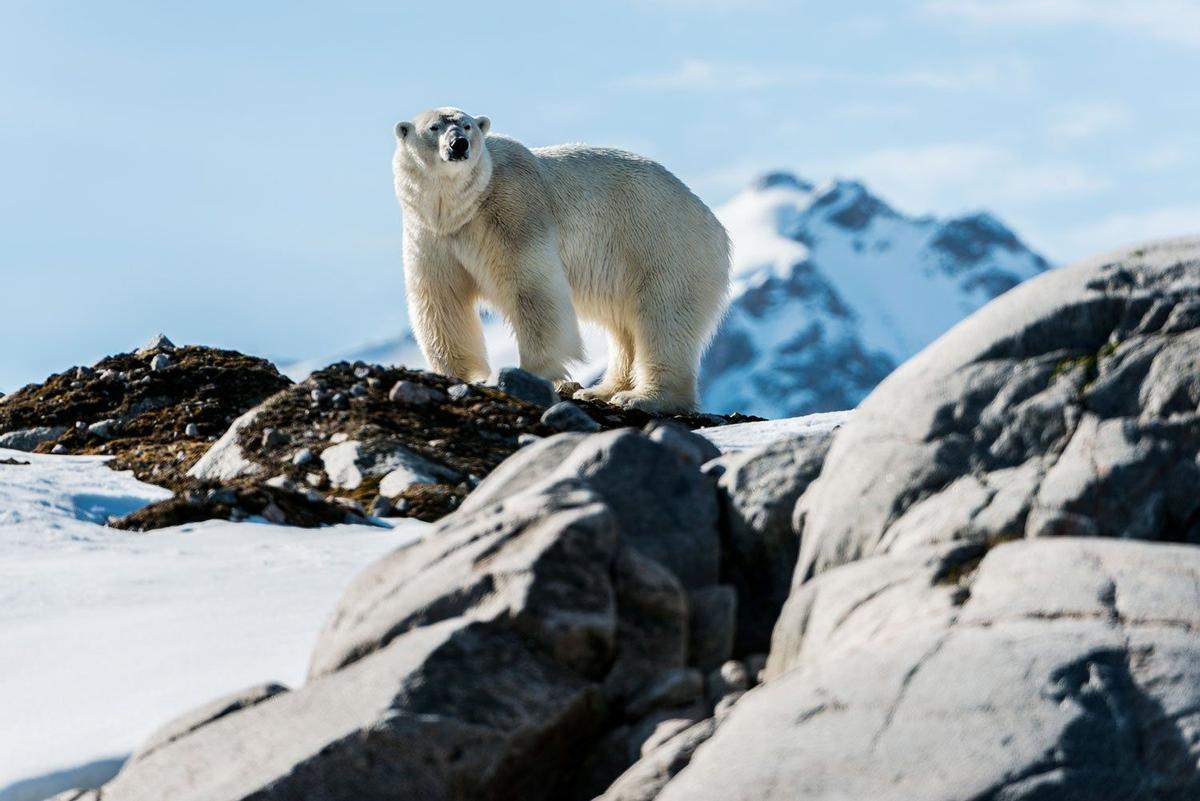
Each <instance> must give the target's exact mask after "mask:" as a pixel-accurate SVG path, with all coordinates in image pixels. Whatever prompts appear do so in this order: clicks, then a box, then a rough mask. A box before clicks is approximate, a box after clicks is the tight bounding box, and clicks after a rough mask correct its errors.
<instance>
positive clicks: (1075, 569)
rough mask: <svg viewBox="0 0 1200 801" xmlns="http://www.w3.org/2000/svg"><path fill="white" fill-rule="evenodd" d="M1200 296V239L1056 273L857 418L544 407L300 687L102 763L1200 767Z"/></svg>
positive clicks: (794, 772) (912, 784)
mask: <svg viewBox="0 0 1200 801" xmlns="http://www.w3.org/2000/svg"><path fill="white" fill-rule="evenodd" d="M1197 297H1200V241H1184V242H1175V243H1166V244H1163V245H1159V246H1154V247H1147V248H1143V249H1140V250H1137V251H1134V252H1130V253H1126V254H1117V255H1114V256H1110V257H1107V258H1105V259H1101V260H1097V261H1094V262H1090V263H1088V264H1084V265H1080V266H1078V267H1075V268H1069V269H1067V270H1064V271H1062V272H1059V273H1051V274H1048V275H1047V276H1045V277H1042V278H1040V279H1036V280H1035V281H1033V282H1031V283H1029V284H1027V285H1025V286H1023V287H1019V288H1017V289H1016V290H1014V291H1013V292H1012V293H1010V294H1009V295H1006V296H1005V297H1004V298H1003V299H1001V300H1000V301H998V302H997V303H995V304H993V305H992V306H989V307H988V308H986V309H985V310H984V311H983V312H981V313H980V314H978V315H977V316H976V317H974V318H972V319H971V320H969V321H968V322H967V323H966V324H964V325H963V326H960V327H959V328H958V329H956V330H955V331H954V332H953V333H952V334H950V335H948V336H947V337H945V338H943V339H942V340H940V341H939V342H938V343H937V344H935V345H934V346H933V347H932V348H931V349H930V350H929V351H927V352H926V354H924V355H922V356H920V357H918V358H917V359H916V360H914V361H913V362H912V363H910V364H909V365H908V366H906V367H905V368H903V369H902V370H901V371H900V372H898V373H897V374H896V376H894V377H893V378H891V379H889V380H888V381H887V382H886V383H885V384H884V385H883V386H881V387H880V388H879V390H878V391H877V392H876V393H875V395H873V396H872V397H871V398H870V399H868V400H867V402H866V403H864V405H863V406H862V407H861V409H860V410H859V411H858V412H857V413H856V414H855V416H854V418H853V419H852V420H851V421H850V422H849V423H848V424H847V425H845V426H844V427H842V428H840V429H839V430H838V431H837V432H836V433H834V434H833V435H832V440H831V441H830V439H829V436H828V435H827V434H817V435H815V436H810V437H804V438H800V439H797V440H792V441H789V442H786V443H782V442H781V443H775V444H773V445H771V446H768V447H767V448H763V449H760V450H757V451H752V452H747V453H743V454H738V455H736V456H726V457H720V458H716V459H713V458H711V457H712V456H713V453H712V451H711V449H710V448H711V446H710V445H709V444H708V443H706V442H703V441H700V440H698V439H697V438H696V437H695V436H694V435H692V434H690V433H688V432H686V431H684V430H681V429H676V428H671V427H662V426H652V427H650V429H649V430H642V431H636V430H619V431H607V432H603V433H598V434H591V435H585V434H581V433H564V434H559V435H557V436H552V437H547V438H545V439H541V440H538V441H536V442H535V443H533V444H532V445H529V446H528V447H526V448H524V449H522V450H519V451H517V452H516V453H515V454H514V455H513V456H511V457H510V458H509V459H508V460H506V461H505V462H503V463H502V464H500V465H499V467H497V468H496V469H495V470H494V471H493V472H492V473H491V474H490V475H489V476H488V477H487V478H486V479H485V480H484V481H482V482H481V483H480V484H479V486H478V487H477V488H475V490H474V491H473V492H472V493H471V494H470V495H468V496H467V498H466V500H465V501H463V502H462V503H461V505H460V506H459V509H458V510H457V511H456V512H455V513H454V514H452V515H450V516H449V517H447V518H445V519H444V520H443V521H442V523H441V524H440V525H439V526H438V527H437V528H436V529H435V530H434V531H433V532H432V533H431V535H430V536H429V537H428V538H427V539H426V540H425V541H424V542H422V543H420V544H418V545H415V546H412V547H409V548H406V549H404V550H401V551H398V552H396V553H394V554H392V555H390V556H388V557H386V558H385V559H383V560H381V561H380V562H378V563H377V564H376V565H374V566H373V567H371V568H370V569H368V570H367V571H365V572H364V573H363V574H362V575H361V576H359V577H358V578H357V579H356V580H355V582H353V583H352V585H351V586H350V588H349V589H348V590H347V592H346V594H345V596H344V597H343V599H342V601H341V602H340V603H339V605H338V607H337V609H336V610H335V611H334V613H333V615H332V616H331V618H330V620H329V622H328V624H327V626H326V627H325V629H324V631H323V632H322V634H321V636H320V638H319V641H318V643H317V646H316V648H315V650H314V653H313V659H312V671H311V675H310V679H309V681H308V683H307V684H306V685H304V686H303V687H300V688H298V689H296V690H293V691H290V692H281V693H278V694H275V695H271V696H270V697H265V698H261V699H260V698H258V696H257V695H254V696H253V697H252V698H250V699H249V700H250V701H251V702H248V703H244V704H242V701H241V700H240V697H238V698H235V699H233V702H232V704H231V703H230V702H228V701H222V702H218V703H216V704H214V705H213V706H212V707H210V708H209V709H207V710H201V711H199V712H197V713H195V714H193V715H191V716H188V717H186V718H184V719H183V722H182V723H180V724H178V725H174V726H172V727H170V728H169V729H168V731H169V733H170V736H169V737H165V738H163V737H160V738H159V740H158V741H157V742H156V743H155V744H154V745H153V747H151V748H147V749H144V751H145V753H144V755H143V756H141V757H140V758H138V759H136V760H133V761H131V762H130V764H129V765H128V766H127V767H126V768H125V770H124V771H122V773H121V774H120V775H119V776H118V777H117V778H116V779H115V780H114V781H113V782H111V783H110V784H109V785H107V786H106V787H105V788H104V790H103V793H102V797H103V799H104V801H124V799H140V798H151V797H164V796H165V797H171V798H182V799H190V798H196V799H201V798H203V799H206V800H209V801H225V799H251V798H253V799H271V798H279V799H283V798H294V797H321V798H329V799H342V798H345V799H350V798H354V799H367V800H368V801H369V799H375V798H379V799H383V798H395V797H413V798H444V799H464V800H465V799H507V798H527V799H540V798H554V799H564V800H565V801H575V799H594V798H601V799H604V801H635V799H636V800H637V801H649V799H659V801H683V800H685V799H686V801H706V800H707V799H721V800H722V801H725V800H726V799H746V800H747V801H749V800H750V799H754V801H772V799H780V800H781V801H782V799H793V798H806V799H844V798H870V799H883V800H884V801H886V800H887V799H912V798H921V799H933V800H934V801H937V799H944V800H945V801H961V800H962V799H979V800H980V801H983V800H984V799H987V800H988V801H1002V800H1003V801H1037V800H1038V799H1046V798H1079V799H1084V798H1086V799H1108V798H1113V799H1116V798H1122V799H1146V800H1147V801H1150V799H1191V798H1195V797H1198V796H1200V768H1198V767H1197V765H1200V737H1198V736H1197V732H1200V711H1198V710H1200V668H1198V667H1197V666H1198V665H1200V548H1197V547H1196V546H1197V545H1198V544H1200V542H1197V540H1200V536H1197V524H1198V517H1200V512H1198V510H1200V471H1198V468H1197V464H1200V437H1198V436H1197V432H1198V430H1200V429H1198V427H1197V426H1198V425H1200V424H1198V419H1200V384H1198V383H1197V381H1198V380H1200V378H1198V376H1200V370H1198V369H1197V368H1198V366H1200V338H1197V337H1196V336H1195V333H1196V332H1197V331H1198V330H1200V313H1198V312H1197V310H1198V309H1200V305H1198V304H1197V300H1196V298H1197ZM447 397H449V393H447ZM826 449H828V455H827V456H826V454H825V452H826ZM797 554H799V562H798V563H796V569H795V573H794V575H793V576H792V577H791V581H790V582H789V581H788V572H789V571H788V570H787V569H785V568H788V567H791V565H792V563H793V562H796V557H797ZM780 608H782V611H780ZM748 610H750V611H748ZM772 627H773V632H772V634H771V637H770V643H769V645H770V652H769V654H768V655H764V654H762V653H758V652H756V651H758V650H761V649H762V648H763V647H765V646H766V632H767V630H768V629H771V628H772ZM731 656H732V659H730V657H731ZM239 704H242V705H240V706H239ZM231 706H232V708H231ZM213 709H217V710H218V711H219V712H220V714H219V715H214V714H213Z"/></svg>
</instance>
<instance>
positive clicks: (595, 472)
mask: <svg viewBox="0 0 1200 801" xmlns="http://www.w3.org/2000/svg"><path fill="white" fill-rule="evenodd" d="M689 467H690V468H691V469H688V468H689ZM575 478H578V479H579V480H581V481H582V482H583V483H584V484H586V485H587V486H588V487H589V488H591V489H592V490H594V491H595V492H596V493H597V494H599V495H600V496H601V497H602V498H603V499H604V501H605V502H606V503H607V504H608V505H609V507H610V508H611V509H612V510H613V513H614V514H615V515H616V517H617V521H618V525H619V526H620V528H621V532H622V536H623V538H624V540H625V541H626V542H628V543H629V544H630V545H632V546H633V547H635V548H637V549H638V550H640V551H642V552H643V553H644V554H646V555H647V556H649V557H650V558H652V559H654V560H655V561H657V562H659V563H660V564H662V565H664V566H666V567H667V568H669V569H670V570H671V571H672V572H673V573H674V574H675V575H676V576H677V577H678V578H679V580H680V581H681V582H682V583H683V585H684V586H685V587H688V588H692V587H704V586H708V585H711V584H713V583H715V582H716V581H717V578H718V573H719V569H718V568H719V560H720V546H719V542H718V535H717V529H716V525H717V499H716V493H715V492H714V491H713V486H712V483H711V480H710V479H709V478H708V477H706V476H703V475H701V474H700V472H699V471H698V470H697V469H695V467H694V466H693V465H692V463H691V462H689V461H688V460H686V459H685V458H684V457H682V456H680V455H679V454H678V453H677V452H676V451H675V450H673V449H671V448H669V447H667V446H665V445H662V444H660V443H657V442H653V441H651V440H650V439H649V438H648V437H646V436H644V435H643V434H641V433H638V432H635V431H630V430H618V431H606V432H604V433H601V434H593V435H591V436H588V437H580V436H578V435H572V434H559V435H558V436H557V437H551V438H549V439H547V440H546V441H545V442H544V443H537V444H536V445H535V446H533V447H531V448H529V449H528V450H527V451H524V452H522V453H519V454H518V455H517V456H516V457H514V458H513V459H512V460H510V461H509V462H508V463H507V464H505V465H502V466H501V467H500V468H499V469H498V470H496V472H495V473H493V474H492V475H490V476H488V477H487V478H485V479H484V480H483V482H482V483H481V484H480V485H479V487H477V488H476V489H475V491H474V492H472V493H471V495H470V496H469V497H468V498H467V501H466V502H465V503H464V504H463V507H462V508H463V509H464V510H475V509H479V508H480V507H482V506H485V505H487V504H490V503H494V502H496V501H498V500H501V499H503V498H505V497H507V496H508V495H509V494H511V493H512V492H515V491H517V490H518V489H520V488H522V487H528V486H532V485H534V484H536V483H539V482H547V483H553V482H555V481H560V480H564V479H575ZM718 664H719V663H718Z"/></svg>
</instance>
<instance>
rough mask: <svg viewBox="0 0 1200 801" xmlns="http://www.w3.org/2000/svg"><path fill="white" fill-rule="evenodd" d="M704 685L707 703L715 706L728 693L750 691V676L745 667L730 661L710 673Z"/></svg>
mask: <svg viewBox="0 0 1200 801" xmlns="http://www.w3.org/2000/svg"><path fill="white" fill-rule="evenodd" d="M704 683H705V692H706V694H707V695H708V700H709V703H711V704H714V705H715V704H716V703H717V702H718V701H720V700H721V699H722V698H724V697H725V696H727V695H729V694H730V693H736V692H745V691H746V690H748V689H750V674H749V672H748V671H747V670H746V666H745V665H743V664H742V663H741V662H738V661H737V660H736V659H730V660H729V661H727V662H725V663H724V664H722V665H721V666H720V667H719V668H717V669H716V670H713V671H710V672H709V674H708V676H707V677H705V682H704Z"/></svg>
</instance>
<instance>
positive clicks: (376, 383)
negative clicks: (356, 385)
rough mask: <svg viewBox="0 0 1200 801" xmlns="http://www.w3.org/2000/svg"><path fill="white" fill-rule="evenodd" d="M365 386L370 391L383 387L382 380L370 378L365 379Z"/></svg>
mask: <svg viewBox="0 0 1200 801" xmlns="http://www.w3.org/2000/svg"><path fill="white" fill-rule="evenodd" d="M367 386H368V387H370V388H371V389H381V388H382V387H383V379H382V378H376V377H375V376H371V377H370V378H368V379H367Z"/></svg>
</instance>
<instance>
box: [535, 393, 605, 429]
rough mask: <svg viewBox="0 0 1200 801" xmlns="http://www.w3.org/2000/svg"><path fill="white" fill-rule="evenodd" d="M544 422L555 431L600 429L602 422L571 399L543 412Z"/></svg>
mask: <svg viewBox="0 0 1200 801" xmlns="http://www.w3.org/2000/svg"><path fill="white" fill-rule="evenodd" d="M542 424H543V425H547V426H549V427H550V428H553V429H554V430H555V431H582V432H585V433H590V432H592V431H599V430H600V424H599V423H597V422H596V421H595V420H593V419H592V418H591V417H590V416H589V415H588V413H587V412H585V411H584V410H583V409H580V408H579V407H578V406H576V405H575V404H574V403H571V402H570V401H559V402H558V403H556V404H554V405H553V406H551V407H550V408H549V409H547V410H546V411H544V412H543V413H542Z"/></svg>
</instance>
